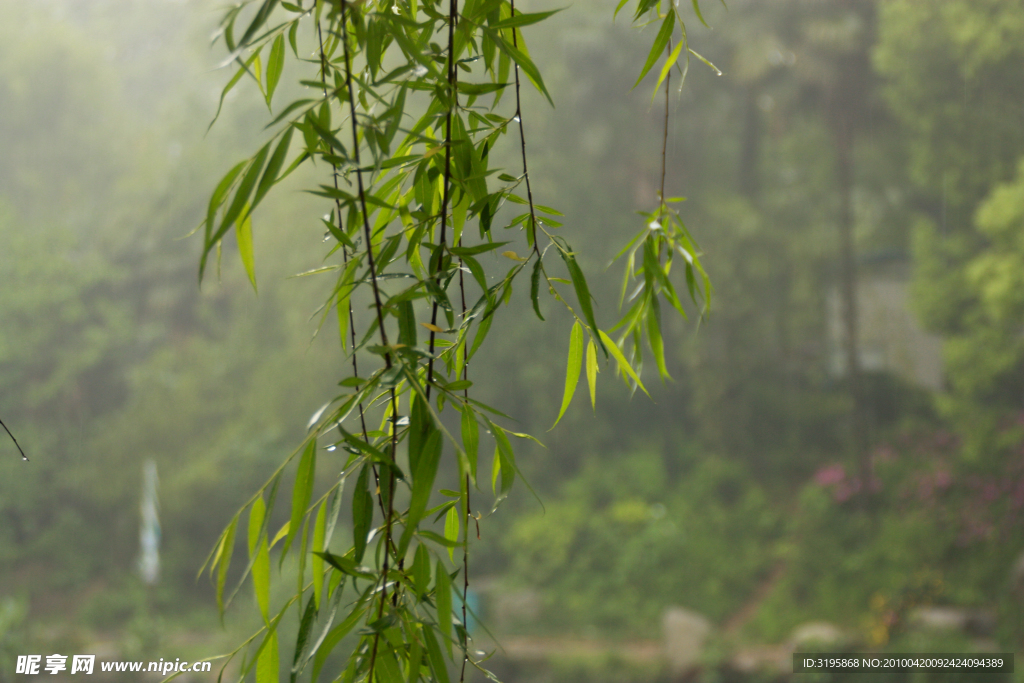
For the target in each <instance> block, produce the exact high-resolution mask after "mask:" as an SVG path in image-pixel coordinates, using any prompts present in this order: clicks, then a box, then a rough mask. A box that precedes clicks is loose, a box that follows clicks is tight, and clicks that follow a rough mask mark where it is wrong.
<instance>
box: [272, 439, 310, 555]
mask: <svg viewBox="0 0 1024 683" xmlns="http://www.w3.org/2000/svg"><path fill="white" fill-rule="evenodd" d="M315 477H316V439H310V440H309V443H308V444H307V445H306V448H305V450H304V451H303V452H302V458H301V459H300V460H299V469H298V471H297V472H296V473H295V486H294V488H293V489H292V516H291V521H290V522H289V524H288V537H287V538H286V539H285V541H284V548H283V549H282V550H281V558H282V560H283V558H284V556H285V555H287V554H288V549H289V548H290V547H291V544H292V541H293V540H294V539H295V534H296V533H298V531H299V527H300V526H301V525H302V518H303V516H305V514H306V508H307V507H309V501H310V499H311V498H312V497H313V480H314V479H315Z"/></svg>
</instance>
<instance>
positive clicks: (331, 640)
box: [310, 603, 365, 683]
mask: <svg viewBox="0 0 1024 683" xmlns="http://www.w3.org/2000/svg"><path fill="white" fill-rule="evenodd" d="M364 617H365V611H364V610H363V605H362V604H361V603H357V604H356V605H354V606H353V607H352V611H351V612H350V613H349V615H348V616H347V617H346V618H345V621H343V622H341V623H340V624H338V625H337V626H335V627H334V628H333V629H331V632H330V633H328V634H327V636H326V637H325V638H324V640H323V642H322V643H320V647H318V648H317V650H316V656H315V657H314V658H313V673H312V675H311V677H310V680H311V681H312V682H313V683H316V681H317V679H318V678H319V676H320V671H321V669H323V667H324V663H325V662H326V661H327V657H328V656H329V655H330V654H331V652H333V651H334V648H335V647H337V645H338V643H340V642H341V640H342V638H344V637H345V636H347V635H348V634H349V633H350V632H351V631H352V629H353V628H355V626H356V624H358V623H359V622H360V621H362V620H363V618H364Z"/></svg>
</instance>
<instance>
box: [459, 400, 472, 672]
mask: <svg viewBox="0 0 1024 683" xmlns="http://www.w3.org/2000/svg"><path fill="white" fill-rule="evenodd" d="M466 398H467V399H468V398H469V391H468V390H467V391H466ZM465 486H466V500H465V501H464V502H465V505H464V506H463V507H464V510H463V521H464V522H465V525H464V526H465V534H466V535H465V536H464V537H463V539H464V540H463V545H462V627H463V628H464V629H466V638H467V639H468V638H469V621H468V620H467V619H466V604H467V603H468V602H469V514H470V513H469V474H467V475H466V479H465ZM468 662H469V643H468V642H467V643H466V649H465V651H464V652H463V653H462V672H461V673H460V674H459V683H463V682H464V681H465V680H466V664H467V663H468Z"/></svg>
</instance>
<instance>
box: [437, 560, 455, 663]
mask: <svg viewBox="0 0 1024 683" xmlns="http://www.w3.org/2000/svg"><path fill="white" fill-rule="evenodd" d="M434 590H435V595H434V600H435V601H436V603H437V628H438V630H439V631H440V632H441V637H442V638H443V639H444V645H445V648H446V649H447V650H448V656H449V657H451V656H452V580H451V577H450V576H448V569H447V568H446V567H445V566H444V563H443V562H442V561H441V560H438V561H437V569H436V571H435V574H434Z"/></svg>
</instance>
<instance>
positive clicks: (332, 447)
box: [327, 446, 338, 452]
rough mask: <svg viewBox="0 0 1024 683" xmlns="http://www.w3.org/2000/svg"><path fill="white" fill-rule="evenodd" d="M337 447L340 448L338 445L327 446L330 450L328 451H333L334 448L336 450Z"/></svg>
mask: <svg viewBox="0 0 1024 683" xmlns="http://www.w3.org/2000/svg"><path fill="white" fill-rule="evenodd" d="M337 448H338V447H337V446H328V447H327V451H328V452H332V451H334V450H335V449H337Z"/></svg>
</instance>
